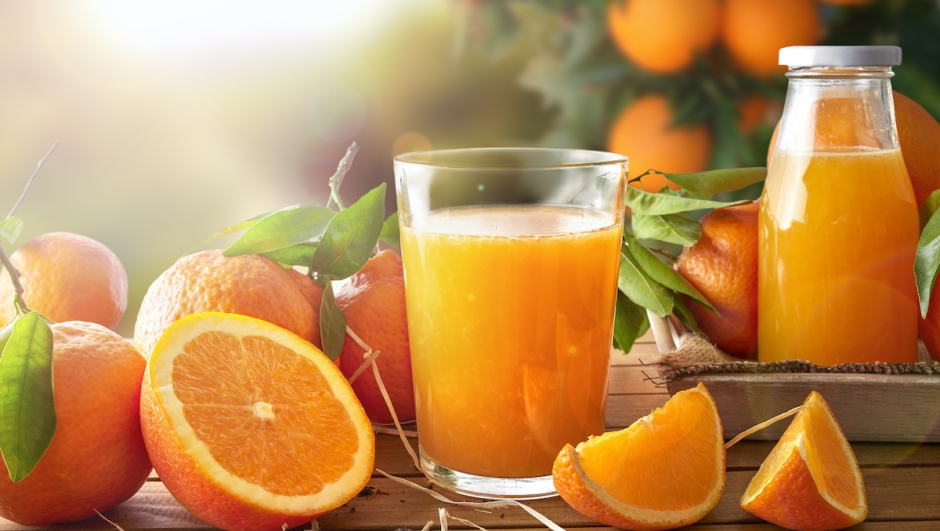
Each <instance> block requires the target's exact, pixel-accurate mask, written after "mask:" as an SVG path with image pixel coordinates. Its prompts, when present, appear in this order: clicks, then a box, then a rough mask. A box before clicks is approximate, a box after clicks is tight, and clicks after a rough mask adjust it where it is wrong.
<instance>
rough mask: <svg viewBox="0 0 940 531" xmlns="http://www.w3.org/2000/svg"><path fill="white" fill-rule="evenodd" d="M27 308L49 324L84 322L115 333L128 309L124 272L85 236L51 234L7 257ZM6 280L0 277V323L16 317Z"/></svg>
mask: <svg viewBox="0 0 940 531" xmlns="http://www.w3.org/2000/svg"><path fill="white" fill-rule="evenodd" d="M10 261H11V262H12V263H13V265H14V266H15V267H16V269H17V270H19V272H20V283H21V284H22V285H23V289H24V290H25V292H24V295H23V296H24V298H25V299H26V300H27V301H28V302H29V305H30V308H31V309H33V310H36V311H38V312H39V313H41V314H43V315H45V316H46V317H48V318H49V319H51V320H53V321H60V322H61V321H88V322H92V323H98V324H100V325H102V326H105V327H107V328H110V329H112V330H114V329H115V328H117V325H118V323H119V322H120V321H121V316H123V315H124V309H125V308H126V307H127V273H126V272H125V271H124V266H122V265H121V261H120V260H119V259H118V257H117V256H116V255H115V254H114V253H113V252H112V251H111V249H108V248H107V247H105V246H104V244H102V243H100V242H98V241H95V240H93V239H91V238H88V237H86V236H81V235H78V234H72V233H70V232H50V233H48V234H43V235H40V236H37V237H36V238H33V239H32V240H30V241H28V242H26V243H25V244H23V246H22V247H20V248H19V249H17V250H16V251H15V252H14V253H13V254H11V255H10ZM12 301H13V287H12V284H11V283H10V276H9V274H8V273H7V272H6V270H3V271H2V272H0V324H2V323H6V322H7V321H9V320H10V319H12V318H13V316H14V315H15V314H16V310H15V309H14V307H13V303H12Z"/></svg>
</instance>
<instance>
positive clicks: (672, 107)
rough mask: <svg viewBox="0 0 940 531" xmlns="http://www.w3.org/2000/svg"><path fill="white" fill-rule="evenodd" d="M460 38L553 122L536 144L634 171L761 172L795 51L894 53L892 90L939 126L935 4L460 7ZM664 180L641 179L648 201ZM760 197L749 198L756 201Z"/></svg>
mask: <svg viewBox="0 0 940 531" xmlns="http://www.w3.org/2000/svg"><path fill="white" fill-rule="evenodd" d="M467 9H468V15H467V16H468V22H467V24H466V26H465V29H464V31H465V33H466V35H465V37H466V41H467V43H468V46H469V47H473V48H476V49H478V50H481V51H482V53H484V54H485V55H486V56H487V57H489V58H490V60H491V61H493V63H494V64H501V63H505V62H518V63H520V64H522V65H523V66H522V68H521V71H520V74H519V77H518V82H519V84H520V86H522V87H524V88H526V89H528V90H531V91H533V92H534V93H536V94H538V95H539V96H540V98H541V101H542V103H543V106H544V107H545V108H547V109H550V110H551V111H552V113H553V114H552V118H551V120H550V124H549V126H548V127H547V128H546V130H545V131H544V132H543V133H542V134H541V136H540V138H539V143H540V144H543V145H548V146H558V147H583V148H590V149H607V150H610V151H615V152H618V153H622V154H625V155H627V156H629V157H630V161H631V164H630V173H631V174H632V175H639V174H640V173H642V172H644V171H646V170H647V169H650V168H654V169H657V170H660V171H664V172H674V173H683V172H694V171H700V170H704V169H712V168H730V167H739V166H763V165H765V160H766V155H767V146H768V143H769V141H770V137H771V134H772V133H773V129H774V126H775V125H776V123H777V121H778V120H779V117H780V115H781V112H782V106H783V99H784V96H785V93H786V86H787V83H786V78H785V77H784V75H783V73H784V71H785V67H781V66H778V65H777V52H778V50H779V49H780V48H782V47H785V46H793V45H815V44H823V45H859V44H890V45H898V46H901V48H902V50H903V65H901V66H898V67H896V68H895V69H894V71H895V73H896V77H895V78H894V80H893V85H894V88H895V89H896V90H898V91H899V92H901V93H904V94H906V95H907V96H910V97H911V98H913V99H914V100H915V101H918V102H919V103H920V104H921V105H923V106H924V107H925V108H927V109H928V110H929V111H930V112H931V113H932V114H933V115H934V116H935V117H940V2H937V1H935V0H818V1H817V0H786V1H777V0H613V1H606V0H593V1H571V0H516V1H509V2H500V1H469V2H467ZM662 184H663V181H662V179H661V178H660V180H659V181H655V180H653V179H650V180H649V182H647V179H644V187H646V188H648V189H650V190H658V189H659V188H660V187H661V186H662ZM758 192H759V187H755V188H754V189H752V190H750V191H749V193H750V194H751V195H752V196H753V195H754V194H756V193H758Z"/></svg>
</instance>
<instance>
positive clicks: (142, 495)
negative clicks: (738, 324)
mask: <svg viewBox="0 0 940 531" xmlns="http://www.w3.org/2000/svg"><path fill="white" fill-rule="evenodd" d="M656 355H657V353H656V346H655V344H653V340H652V336H649V335H647V336H645V337H643V338H641V340H640V341H639V342H638V343H637V345H636V346H635V347H634V349H633V351H632V352H631V353H630V354H629V355H627V356H623V355H617V354H615V356H614V359H612V362H611V363H612V369H611V376H610V399H609V401H608V415H607V424H608V428H609V429H619V428H623V427H625V426H628V425H630V424H631V423H632V422H633V421H634V420H636V419H637V418H639V417H641V416H643V415H646V414H648V413H649V412H650V411H651V410H652V409H653V408H655V407H658V406H661V405H662V404H663V403H665V402H666V400H667V398H668V396H669V395H668V394H666V391H665V389H662V388H657V387H656V386H654V385H653V384H652V383H650V382H649V381H647V380H646V379H645V375H644V373H646V374H652V371H651V369H650V368H649V367H644V366H643V363H649V362H650V361H653V360H655V358H656ZM733 435H734V434H726V436H728V437H729V438H730V437H731V436H733ZM411 442H412V443H413V444H415V443H416V441H415V440H414V439H412V440H411ZM376 446H377V448H376V461H375V466H376V468H378V469H381V470H384V471H385V472H388V473H389V474H393V475H395V476H398V477H402V478H406V479H408V480H410V481H413V482H415V483H417V484H419V485H422V486H427V485H428V482H427V480H425V479H424V476H422V475H421V473H419V472H418V470H417V469H416V468H415V467H414V465H413V464H412V461H411V458H410V457H409V456H408V454H407V453H406V451H405V449H404V447H403V446H402V443H401V441H400V440H399V439H398V437H396V436H391V435H377V437H376ZM772 447H773V443H769V442H756V441H753V442H752V441H744V442H741V443H738V444H737V445H736V446H734V447H732V448H731V449H730V450H729V451H728V483H727V486H726V487H725V493H724V496H723V497H722V499H721V501H720V502H719V504H718V506H717V507H715V509H714V510H712V511H711V513H709V514H708V515H707V516H705V518H703V519H702V520H701V521H700V522H699V523H698V524H696V525H693V526H690V527H688V528H686V529H693V530H698V531H706V530H707V531H733V530H747V531H769V530H771V529H778V528H777V527H776V526H773V525H769V524H766V523H762V522H761V521H760V520H759V519H757V518H755V517H753V516H751V515H750V514H748V513H747V512H745V511H744V510H742V509H741V507H740V506H739V504H738V499H739V498H740V497H741V494H742V493H743V492H744V489H745V487H746V486H747V483H748V482H749V481H750V479H751V477H752V476H753V475H754V473H755V472H756V471H757V469H758V467H759V466H760V464H761V462H762V461H763V459H764V457H766V456H767V454H768V453H769V452H770V449H771V448H772ZM852 447H853V448H854V449H855V453H856V455H857V456H858V460H859V464H860V465H861V467H862V472H863V474H864V477H865V487H866V489H867V491H868V503H869V513H868V520H866V521H865V522H864V523H862V524H860V525H859V526H856V527H854V528H853V529H858V530H869V531H874V530H877V531H887V530H904V531H927V530H940V444H921V445H917V444H892V443H854V444H853V445H852ZM435 490H437V491H438V492H442V493H443V494H445V495H446V496H448V497H449V498H450V499H453V500H465V501H471V500H470V499H469V498H462V497H460V496H457V495H454V494H451V493H448V492H446V491H441V489H435ZM527 504H528V505H529V506H531V507H532V508H534V509H535V510H537V511H539V512H541V513H542V514H544V515H545V516H547V517H549V518H550V519H552V520H553V521H554V522H556V523H557V524H559V525H560V526H562V527H564V528H566V529H574V528H577V529H583V530H586V531H591V530H596V529H609V528H606V527H604V526H601V525H599V524H597V523H596V522H593V521H591V520H588V519H587V518H585V517H583V516H581V515H580V514H578V513H577V512H576V511H574V510H573V509H571V508H570V507H569V506H568V505H567V504H566V503H565V502H564V501H563V500H561V499H560V498H552V499H547V500H536V501H532V502H527ZM440 507H445V508H446V509H447V510H448V512H449V513H450V514H451V515H453V516H457V517H461V518H465V519H467V520H470V521H472V522H474V523H475V524H477V525H479V526H482V527H485V528H487V529H514V530H517V531H520V530H529V529H544V527H543V526H541V525H540V524H539V522H538V521H536V520H535V519H534V518H532V517H531V516H529V515H528V514H527V513H525V512H524V511H523V510H521V509H519V508H509V509H500V510H496V511H493V512H491V513H486V512H481V511H479V510H476V509H472V508H466V507H455V506H453V505H445V504H444V503H442V502H439V501H437V500H435V499H433V498H431V497H430V496H428V495H427V494H425V493H423V492H420V491H418V490H414V489H411V488H408V487H406V486H403V485H399V484H398V483H395V482H394V481H392V480H390V479H386V478H385V477H382V476H381V475H379V474H378V473H376V474H375V475H373V477H372V480H371V481H370V483H369V486H368V487H367V488H366V489H365V490H364V491H363V492H361V493H360V494H359V495H358V496H357V497H355V498H353V499H352V500H350V501H349V502H348V503H347V504H346V505H344V506H342V507H340V508H339V509H337V510H335V511H333V512H332V513H330V514H327V515H325V516H323V517H321V518H320V519H319V520H318V521H317V523H316V525H318V526H319V529H322V530H371V529H376V530H379V529H388V530H395V529H400V528H404V529H415V530H417V529H421V528H422V527H424V525H425V524H426V523H427V522H428V521H434V526H433V527H432V529H440V522H439V520H438V508H440ZM104 514H105V516H106V517H108V518H109V519H111V520H113V521H114V522H115V523H117V524H118V525H120V526H121V527H122V528H123V529H125V530H126V531H133V530H144V529H147V530H163V529H185V530H201V529H211V528H210V527H209V526H207V525H206V524H204V523H203V522H201V521H199V520H197V519H196V518H195V517H194V516H192V515H191V514H190V513H189V512H188V511H186V510H185V509H183V508H182V507H181V506H180V505H179V504H178V503H177V502H176V500H174V499H173V497H172V496H171V495H170V494H169V493H168V492H167V490H166V488H165V487H164V486H163V484H162V483H161V482H160V480H159V478H157V477H156V476H153V477H151V478H150V481H148V482H147V483H146V484H145V485H144V486H143V488H141V490H140V491H139V492H138V493H137V494H136V495H135V496H134V497H133V498H131V499H130V500H128V501H126V502H124V503H122V504H120V505H118V506H117V507H115V508H114V509H111V510H110V511H107V512H106V513H104ZM448 525H449V527H452V528H455V529H467V528H469V526H467V525H465V524H461V523H459V522H456V521H450V522H449V524H448ZM311 527H313V526H312V524H311V525H307V526H304V527H303V528H305V529H309V528H311ZM28 529H38V528H28V527H24V526H20V525H17V524H14V523H12V522H8V521H6V520H3V519H2V518H0V531H25V530H28ZM48 529H50V530H52V529H60V530H61V529H80V530H101V531H113V530H114V527H112V526H111V525H110V524H108V523H107V522H105V521H104V520H102V519H100V518H92V519H89V520H86V521H83V522H78V523H74V524H62V525H58V526H52V527H50V528H48Z"/></svg>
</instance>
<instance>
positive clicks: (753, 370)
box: [656, 332, 940, 383]
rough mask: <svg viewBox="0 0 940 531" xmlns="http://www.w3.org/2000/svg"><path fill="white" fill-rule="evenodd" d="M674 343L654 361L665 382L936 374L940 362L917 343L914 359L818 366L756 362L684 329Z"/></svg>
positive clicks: (802, 362) (938, 371)
mask: <svg viewBox="0 0 940 531" xmlns="http://www.w3.org/2000/svg"><path fill="white" fill-rule="evenodd" d="M678 345H679V346H678V347H677V348H676V349H675V350H673V351H671V352H661V353H660V354H661V355H660V359H659V361H658V363H656V369H657V370H658V371H659V380H660V382H657V383H669V382H671V381H673V380H677V379H680V378H688V377H690V376H696V375H699V374H716V373H718V374H724V373H750V374H759V373H812V372H818V373H838V374H922V375H935V376H940V363H938V362H935V361H933V360H932V359H931V358H930V355H929V354H928V353H927V349H926V348H924V345H923V343H920V346H919V349H918V360H919V361H918V362H917V363H846V364H843V365H836V366H833V367H821V366H819V365H816V364H815V363H810V362H808V361H798V360H792V361H778V362H773V363H758V362H756V361H742V360H741V359H740V358H736V357H734V356H732V355H730V354H727V353H725V352H722V351H721V350H719V349H718V348H717V347H716V346H715V345H713V344H712V343H710V342H709V341H708V340H707V339H705V338H704V337H702V336H699V335H697V334H695V333H691V332H687V333H684V334H682V335H681V336H679V340H678Z"/></svg>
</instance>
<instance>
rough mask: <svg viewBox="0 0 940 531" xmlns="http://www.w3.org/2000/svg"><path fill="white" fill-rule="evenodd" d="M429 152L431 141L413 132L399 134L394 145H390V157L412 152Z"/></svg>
mask: <svg viewBox="0 0 940 531" xmlns="http://www.w3.org/2000/svg"><path fill="white" fill-rule="evenodd" d="M430 150H431V141H430V140H428V138H427V137H426V136H424V135H422V134H421V133H416V132H414V131H409V132H407V133H404V134H401V135H399V136H398V138H396V139H395V143H394V144H392V156H393V157H397V156H398V155H402V154H405V153H411V152H413V151H430Z"/></svg>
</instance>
